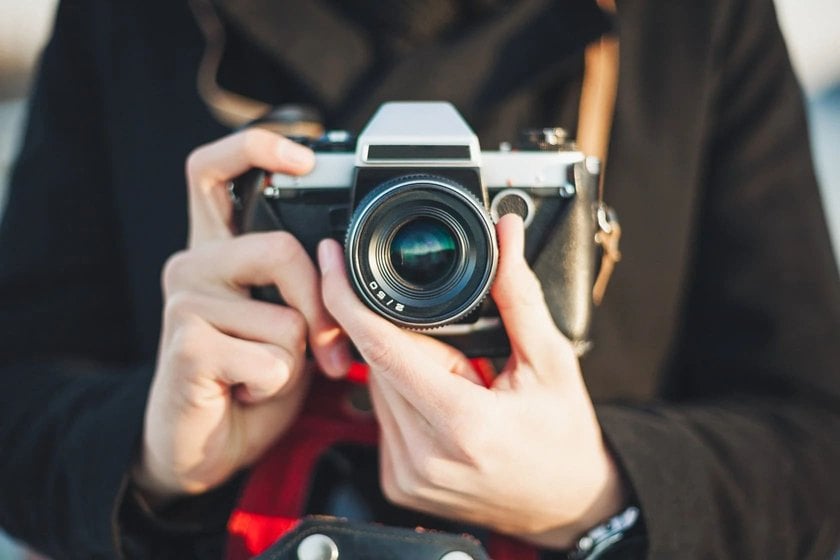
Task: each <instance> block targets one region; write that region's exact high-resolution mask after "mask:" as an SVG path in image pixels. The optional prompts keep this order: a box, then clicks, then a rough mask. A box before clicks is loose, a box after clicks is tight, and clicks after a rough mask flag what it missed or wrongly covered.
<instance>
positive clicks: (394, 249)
mask: <svg viewBox="0 0 840 560" xmlns="http://www.w3.org/2000/svg"><path fill="white" fill-rule="evenodd" d="M456 258H457V247H456V243H455V236H454V235H453V234H452V231H451V230H450V229H449V228H448V227H447V226H445V225H444V224H443V223H441V222H439V221H438V220H435V219H432V218H418V219H416V220H413V221H411V222H408V223H407V224H405V225H403V226H402V227H400V229H399V230H398V231H397V233H396V235H395V236H394V238H393V240H392V242H391V264H392V265H393V267H394V271H395V272H396V273H397V274H399V275H400V277H402V278H403V279H404V280H406V281H407V282H409V283H411V284H414V285H415V286H427V285H429V284H435V283H437V282H438V281H440V280H442V279H444V278H445V277H446V276H447V275H448V273H449V272H450V271H451V270H452V268H453V267H454V265H455V261H456Z"/></svg>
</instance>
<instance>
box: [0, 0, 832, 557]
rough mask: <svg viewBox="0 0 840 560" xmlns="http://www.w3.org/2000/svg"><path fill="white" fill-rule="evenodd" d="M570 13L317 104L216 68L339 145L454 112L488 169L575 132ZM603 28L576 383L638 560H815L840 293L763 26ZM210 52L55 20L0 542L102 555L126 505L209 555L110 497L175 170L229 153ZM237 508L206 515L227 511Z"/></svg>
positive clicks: (692, 10) (73, 7)
mask: <svg viewBox="0 0 840 560" xmlns="http://www.w3.org/2000/svg"><path fill="white" fill-rule="evenodd" d="M277 4H283V3H282V2H278V3H277ZM289 4H291V3H289ZM308 4H309V3H295V4H294V5H295V6H298V7H300V8H301V14H303V13H304V12H303V6H305V5H308ZM319 5H320V4H319ZM565 5H566V3H565V2H548V1H545V2H537V1H524V2H519V3H512V4H511V5H506V4H503V3H500V4H499V6H497V7H493V8H492V9H490V11H488V12H486V13H485V14H484V15H483V16H482V17H481V18H479V19H477V20H476V25H475V27H473V28H463V29H460V30H459V32H458V33H456V34H453V35H452V36H450V35H449V34H447V33H446V32H443V31H441V32H440V34H433V36H432V37H429V36H421V37H420V38H419V39H417V40H416V41H414V42H412V43H411V44H410V45H408V46H407V47H405V50H404V51H400V56H399V57H397V58H398V60H395V61H394V60H392V61H389V62H388V64H386V65H383V66H381V67H378V66H376V65H375V64H374V65H373V67H370V66H369V65H370V64H372V62H371V61H376V60H377V59H376V57H375V56H374V55H373V54H371V55H370V58H367V55H365V57H363V58H360V59H358V60H362V62H363V63H364V64H363V66H360V68H361V69H360V70H358V72H361V73H368V72H372V73H376V72H381V75H378V76H375V78H376V79H374V80H371V81H370V82H369V83H368V85H366V83H365V82H358V83H356V80H355V77H356V72H357V71H356V70H354V72H353V73H350V74H349V75H347V76H346V77H345V78H344V80H338V79H337V78H338V77H340V76H341V75H342V67H341V65H342V62H341V60H340V59H336V62H335V63H334V65H335V67H333V68H330V67H329V66H328V67H327V70H328V71H329V70H332V71H334V72H335V76H336V77H337V78H336V84H337V85H335V86H334V88H333V89H325V87H324V86H323V85H319V84H318V81H319V80H315V79H310V80H307V79H306V76H305V74H298V73H295V75H292V70H293V69H292V68H291V67H290V66H289V65H288V64H287V62H288V60H285V61H284V60H278V58H277V57H276V56H269V55H268V54H266V52H265V49H264V48H262V47H260V46H259V45H256V44H254V42H253V41H250V40H249V39H248V38H247V37H245V36H244V35H242V34H240V35H239V36H238V37H232V40H231V43H230V47H231V51H229V54H228V57H230V56H232V55H231V54H230V53H231V52H236V53H237V55H236V56H237V59H239V60H241V59H242V58H243V57H245V58H247V60H248V63H247V64H238V65H237V64H235V63H236V60H231V59H230V58H228V59H227V60H226V61H225V64H224V65H223V68H222V69H221V74H220V79H222V81H223V82H224V83H225V85H226V86H228V87H231V88H232V89H236V90H237V91H242V92H246V93H251V94H255V95H256V96H257V97H262V98H264V99H268V100H270V101H273V102H277V101H300V100H308V101H312V102H313V103H314V104H315V105H317V106H318V107H319V108H320V109H322V110H323V111H324V113H325V114H326V115H327V116H328V119H329V122H328V124H329V125H330V126H349V127H352V128H358V127H359V126H360V125H361V124H362V123H363V122H364V121H365V120H366V119H367V118H368V117H369V116H370V113H371V112H372V109H373V108H375V107H376V106H377V105H378V104H379V103H381V102H382V101H385V100H389V99H394V98H402V99H422V98H427V99H449V100H453V101H454V102H455V104H456V106H458V108H459V110H461V111H462V112H463V113H464V115H465V116H466V117H467V119H468V120H469V121H470V122H471V123H472V124H473V125H474V126H475V127H476V130H477V131H478V132H479V135H480V138H481V141H482V145H483V146H484V147H485V149H488V148H492V147H493V146H494V144H495V143H496V142H498V141H500V140H503V139H513V138H514V137H515V134H516V131H517V130H518V129H519V128H522V127H533V126H544V125H547V124H550V125H555V124H559V125H563V126H566V127H567V128H569V129H572V130H574V128H575V120H576V118H577V117H576V114H575V111H574V107H575V106H576V103H577V97H578V92H579V89H578V88H579V83H580V68H581V64H580V47H581V45H580V44H578V42H577V41H576V40H569V41H566V39H567V38H569V37H570V36H571V35H570V33H572V34H574V30H575V29H576V25H575V23H576V21H575V20H574V18H564V11H563V10H564V6H565ZM618 5H619V14H618V18H617V25H618V31H619V34H620V37H621V49H622V62H621V82H620V88H619V89H620V91H619V98H618V102H617V109H616V111H617V112H616V120H615V130H614V134H613V138H612V142H611V159H610V162H609V167H608V175H607V183H606V191H607V193H608V199H609V202H610V203H611V204H612V205H613V206H615V207H616V208H617V209H618V210H619V211H620V215H621V218H622V225H623V230H624V244H623V251H622V252H623V254H624V259H623V261H622V263H621V264H620V265H619V268H618V270H617V272H616V275H615V277H614V279H613V281H612V284H611V286H610V289H609V292H608V294H607V298H606V301H605V303H604V305H603V306H602V307H601V308H600V309H599V310H598V311H597V314H596V317H595V324H594V326H593V338H594V340H595V348H594V350H593V351H592V353H591V354H590V355H589V356H587V358H586V359H585V360H584V362H583V369H584V375H585V378H586V382H587V386H588V388H589V390H590V392H591V394H592V396H593V398H594V399H595V401H596V408H597V412H598V415H599V419H600V421H601V423H602V426H603V430H604V433H605V435H606V437H607V439H608V441H609V443H610V445H611V446H612V448H613V449H614V450H615V453H616V456H617V458H618V460H619V462H620V464H621V466H622V469H623V470H624V472H625V474H626V476H627V479H628V480H629V481H630V483H631V485H632V488H633V490H634V491H635V493H636V495H637V496H638V499H639V501H640V503H641V506H642V510H643V514H644V516H645V521H646V523H647V527H648V531H649V536H650V553H649V556H650V557H651V558H796V559H800V558H826V557H828V556H829V555H830V554H831V551H833V549H834V548H835V547H836V545H837V544H838V535H840V503H839V502H840V477H838V476H837V475H836V473H837V472H840V444H838V443H837V442H838V440H840V438H838V436H839V435H840V375H839V374H838V368H837V365H836V364H837V362H838V358H840V350H838V346H837V344H836V337H837V335H836V333H837V332H840V283H838V279H837V270H836V266H835V264H834V261H833V257H832V253H831V248H830V246H829V242H828V233H827V228H826V225H825V219H824V216H823V214H822V209H821V206H820V200H819V193H818V190H817V187H816V182H815V179H814V175H813V171H812V169H811V161H810V151H809V148H808V145H807V140H806V124H805V120H804V115H803V111H802V107H801V95H800V92H799V89H798V87H797V85H796V82H795V79H794V76H793V74H792V72H791V69H790V64H789V61H788V58H787V55H786V53H785V50H784V45H783V42H782V39H781V36H780V33H779V31H778V28H777V25H776V22H775V15H774V12H773V7H772V4H771V2H770V0H748V1H736V0H716V1H714V2H695V3H675V2H671V3H669V2H653V1H652V0H619V2H618ZM324 6H326V8H325V10H326V11H323V12H321V15H322V16H324V17H327V16H329V18H335V20H336V21H338V22H344V21H346V20H347V17H346V13H345V12H344V10H341V9H338V10H335V4H334V3H331V4H326V3H325V4H323V5H322V7H324ZM569 6H571V4H569ZM496 9H498V10H500V12H499V14H501V15H494V14H495V13H496V12H495V10H496ZM333 10H335V11H333ZM301 14H298V15H301ZM325 14H326V15H325ZM294 15H295V14H294V13H292V16H294ZM290 17H291V16H290ZM301 17H302V15H301ZM294 21H296V20H294V18H291V19H288V20H284V21H280V22H277V24H276V28H277V29H278V35H284V34H287V33H292V32H293V31H295V25H294V23H293V22H294ZM229 27H230V28H231V29H235V28H236V26H235V25H234V24H233V23H229ZM363 27H364V26H363V25H361V24H360V23H359V22H358V21H356V22H351V21H349V20H347V25H346V28H347V29H348V30H349V31H348V35H347V37H349V39H347V40H349V41H351V42H353V41H356V40H357V39H358V40H359V41H360V43H359V44H360V45H362V44H367V43H366V41H368V39H366V37H367V36H368V35H367V33H368V31H365V30H364V29H363ZM582 27H587V26H582ZM555 30H557V31H558V33H557V34H552V33H551V32H552V31H555ZM560 30H562V32H561V31H560ZM279 31H283V32H284V33H279ZM308 31H309V32H310V34H313V35H315V36H316V37H317V38H318V39H320V50H317V51H316V50H313V49H309V48H307V49H303V50H302V51H301V52H299V53H297V54H296V56H297V57H299V58H296V59H295V60H294V61H292V62H294V63H296V64H298V65H305V63H306V62H307V61H311V62H313V64H314V62H315V58H316V57H317V56H319V55H321V54H323V52H326V51H329V50H330V46H331V44H330V42H329V39H330V36H329V35H328V34H325V33H321V32H319V31H318V30H317V29H315V30H312V29H310V30H308ZM534 31H537V32H536V33H535V32H534ZM354 37H355V38H354ZM577 37H578V39H585V38H586V37H587V35H586V34H584V35H583V36H577ZM359 38H361V39H359ZM503 38H505V40H503ZM538 39H539V40H538ZM542 40H545V41H546V42H547V43H548V45H549V47H548V48H545V47H544V46H543V43H541V42H540V41H542ZM202 49H203V42H202V37H201V34H200V33H199V31H198V29H197V27H196V25H195V22H194V21H193V20H192V17H191V14H190V12H189V9H188V7H187V5H186V3H181V2H164V1H163V0H152V1H149V0H147V1H145V2H139V1H136V0H135V1H130V0H127V1H124V2H118V3H114V2H106V1H105V0H65V1H64V2H62V4H61V7H60V9H59V13H58V16H57V23H56V30H55V34H54V36H53V39H52V41H51V42H50V44H49V46H48V47H47V50H46V52H45V54H44V58H43V60H42V66H41V73H40V77H39V79H38V82H37V85H36V88H35V93H34V96H33V99H32V102H31V111H30V117H29V122H28V125H27V134H26V139H25V142H24V145H23V150H22V153H21V157H20V158H19V161H18V164H17V166H16V168H15V172H14V175H13V177H12V185H11V193H10V198H9V202H8V206H7V213H6V216H5V217H4V220H3V223H2V226H0V227H1V229H0V334H2V336H0V365H2V370H0V371H1V372H2V373H0V449H2V450H3V452H4V460H3V461H0V525H2V526H3V527H4V528H6V529H7V530H8V531H9V532H11V533H12V534H13V535H15V536H17V537H20V538H22V539H24V540H26V541H28V542H31V543H33V545H34V546H35V547H36V548H38V549H40V550H43V551H45V552H47V553H48V554H49V555H51V556H53V557H54V558H109V557H114V556H116V555H117V552H116V550H117V547H119V546H121V545H120V543H118V542H115V539H114V536H115V535H114V534H113V533H114V530H113V529H114V527H113V526H112V522H113V521H115V517H116V514H115V512H116V510H117V504H122V505H123V506H124V512H125V513H124V515H123V517H122V520H121V525H119V526H118V527H117V530H118V532H119V533H120V535H121V537H122V539H123V540H124V541H125V545H124V548H125V549H126V550H133V551H138V552H137V555H138V556H142V555H143V554H144V553H143V552H142V551H143V550H155V552H154V555H155V557H156V558H165V557H167V555H169V557H180V558H184V557H190V556H192V557H197V558H213V557H218V555H219V554H220V551H219V548H218V544H216V545H214V546H213V545H208V546H206V547H203V549H202V546H199V545H198V544H196V545H195V546H193V547H192V548H191V549H189V548H190V546H189V545H185V546H187V548H188V549H189V550H186V551H184V550H179V551H178V552H172V550H171V548H170V550H169V551H167V550H166V549H167V548H168V544H169V543H170V542H172V540H171V539H172V538H173V537H172V533H171V531H172V530H176V531H180V532H181V535H182V536H183V537H184V538H182V539H180V540H179V542H180V543H188V542H190V539H192V537H193V536H194V537H196V541H195V542H197V541H198V538H197V537H198V535H199V533H201V534H208V533H215V535H216V536H215V542H216V543H219V542H220V541H221V539H220V537H219V535H218V531H219V529H220V527H218V525H219V523H218V520H217V517H218V512H215V513H216V516H215V517H214V516H212V515H211V516H209V517H208V518H207V519H204V520H202V519H199V520H198V522H199V526H200V527H201V529H197V530H192V529H190V528H184V527H180V528H179V527H177V526H167V527H166V528H165V530H162V529H161V530H158V529H155V528H150V527H148V526H147V525H146V524H144V523H143V522H140V521H138V520H137V517H136V516H135V517H132V514H131V512H132V511H133V512H134V513H135V514H138V512H137V510H136V509H134V510H132V505H131V499H130V497H128V498H127V497H126V496H125V494H124V491H125V480H126V479H125V475H126V473H127V472H128V468H129V465H130V463H131V460H132V458H133V453H134V451H135V448H136V444H137V441H138V439H139V437H140V430H141V425H142V414H143V408H144V406H145V399H146V392H147V390H148V384H149V380H150V377H151V372H152V370H153V367H152V365H151V364H153V363H154V360H155V356H156V350H157V343H158V335H159V328H160V311H161V306H162V302H161V295H160V288H159V275H160V270H161V267H162V264H163V262H164V261H165V259H166V258H167V256H168V255H170V254H171V253H173V252H174V251H176V250H177V249H179V248H182V247H183V246H184V244H185V239H186V224H187V222H186V220H187V211H186V190H185V185H184V180H183V162H184V159H185V157H186V155H187V154H188V153H189V151H190V150H191V149H193V148H194V147H195V146H197V145H200V144H202V143H204V142H207V141H209V140H212V139H215V138H218V137H219V136H221V135H223V134H225V133H226V132H227V129H225V128H224V127H222V126H221V125H219V124H218V123H216V122H214V121H213V119H212V117H211V114H210V112H209V111H208V110H207V109H206V107H205V106H204V105H203V104H202V102H201V100H200V99H199V98H198V96H197V93H196V89H195V73H196V68H197V65H198V61H199V59H200V56H201V53H202ZM552 49H555V50H552ZM370 52H371V53H373V52H375V49H371V50H370ZM290 53H291V51H287V52H286V53H281V54H285V55H289V54H290ZM275 54H276V53H275ZM327 62H329V61H327ZM371 68H372V69H371ZM418 76H420V77H423V78H424V79H422V80H418V79H416V77H418ZM450 76H454V77H453V78H452V79H441V78H442V77H450ZM426 78H429V79H426ZM327 82H328V80H327V81H324V82H322V83H327ZM339 86H340V87H339ZM543 281H544V282H551V277H550V275H548V276H546V277H544V278H543ZM71 364H73V365H71ZM569 452H570V453H574V450H569ZM235 491H236V490H235V484H233V483H232V484H231V485H229V486H226V487H224V488H223V489H221V490H220V492H219V495H218V496H210V497H209V498H208V497H205V498H207V499H211V501H212V503H213V504H218V505H217V506H216V507H218V508H220V509H222V510H223V509H225V508H227V507H229V504H230V501H231V500H232V496H235ZM214 497H215V498H216V500H212V498H214ZM183 505H184V507H186V508H187V509H189V507H188V505H187V504H183ZM212 507H213V506H207V509H211V508H212ZM200 509H204V508H200ZM138 515H139V514H138ZM176 525H177V524H176ZM148 542H152V543H153V546H152V548H144V546H145V545H144V543H148ZM202 542H206V541H202ZM135 545H136V546H135Z"/></svg>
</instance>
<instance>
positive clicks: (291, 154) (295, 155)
mask: <svg viewBox="0 0 840 560" xmlns="http://www.w3.org/2000/svg"><path fill="white" fill-rule="evenodd" d="M277 154H278V155H279V156H280V158H281V159H282V160H283V161H285V162H287V163H291V164H292V165H294V166H298V167H312V166H313V165H315V154H314V152H313V151H312V150H310V149H309V148H307V147H306V146H301V145H300V144H298V143H297V142H292V141H291V140H286V139H283V140H281V141H280V144H279V145H278V147H277Z"/></svg>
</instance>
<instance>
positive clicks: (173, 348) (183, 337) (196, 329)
mask: <svg viewBox="0 0 840 560" xmlns="http://www.w3.org/2000/svg"><path fill="white" fill-rule="evenodd" d="M208 338H209V337H208V331H207V328H206V326H205V325H204V324H203V323H202V322H201V321H200V320H199V319H198V318H195V319H193V320H186V321H183V322H182V323H181V324H179V325H178V326H177V327H176V329H175V332H174V334H173V336H172V338H171V340H170V342H169V345H168V352H167V354H168V355H169V356H170V359H171V360H172V361H173V362H174V363H175V364H176V365H177V367H176V371H177V372H179V373H180V374H181V375H185V376H190V375H192V374H194V373H196V372H197V371H200V370H201V369H202V364H203V363H204V361H205V360H206V358H207V356H208V354H209V341H208Z"/></svg>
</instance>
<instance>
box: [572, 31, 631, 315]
mask: <svg viewBox="0 0 840 560" xmlns="http://www.w3.org/2000/svg"><path fill="white" fill-rule="evenodd" d="M618 74H619V46H618V38H617V37H615V36H613V35H605V36H603V37H601V39H600V40H599V41H596V42H594V43H592V44H590V45H589V46H588V47H587V48H586V53H585V55H584V74H583V88H582V90H581V96H580V110H579V116H578V130H577V143H578V146H579V147H580V149H581V150H582V151H583V153H585V154H587V155H588V156H592V157H596V158H598V159H599V160H600V162H601V173H600V177H599V183H598V206H597V208H596V213H597V222H598V231H597V233H596V234H595V241H596V242H597V243H598V245H599V246H600V247H601V266H600V268H599V270H598V276H597V278H596V279H595V285H594V286H593V288H592V300H593V301H594V302H595V305H600V304H601V302H602V301H603V299H604V294H605V293H606V290H607V285H608V284H609V281H610V277H611V276H612V273H613V271H614V270H615V265H616V263H618V261H620V260H621V252H620V251H619V242H620V241H621V225H620V224H619V222H618V218H617V215H616V213H615V211H614V210H613V209H612V208H610V207H609V206H608V205H607V204H606V203H605V202H604V177H605V175H606V169H607V156H608V155H609V143H610V132H611V130H612V122H613V116H614V114H615V100H616V95H617V91H618Z"/></svg>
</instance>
